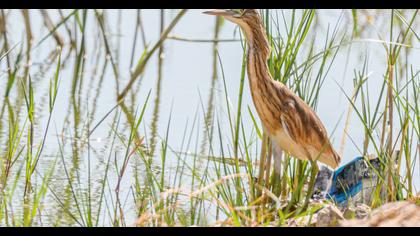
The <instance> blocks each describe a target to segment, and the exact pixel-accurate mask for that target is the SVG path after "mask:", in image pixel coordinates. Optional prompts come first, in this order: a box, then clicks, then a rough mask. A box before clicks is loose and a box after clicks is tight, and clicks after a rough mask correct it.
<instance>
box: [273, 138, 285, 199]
mask: <svg viewBox="0 0 420 236" xmlns="http://www.w3.org/2000/svg"><path fill="white" fill-rule="evenodd" d="M271 145H272V149H273V159H274V163H273V167H274V168H273V169H274V174H273V176H272V180H271V182H272V185H271V186H272V187H273V193H274V194H275V195H276V196H279V195H280V191H281V180H282V178H281V162H282V156H283V151H282V150H281V148H280V147H279V146H277V144H276V143H275V142H273V141H271Z"/></svg>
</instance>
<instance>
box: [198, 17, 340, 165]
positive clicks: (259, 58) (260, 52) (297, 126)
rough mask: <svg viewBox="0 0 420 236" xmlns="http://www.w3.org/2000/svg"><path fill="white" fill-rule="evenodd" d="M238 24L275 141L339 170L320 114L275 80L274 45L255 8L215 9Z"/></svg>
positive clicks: (255, 95)
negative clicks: (270, 67) (271, 60)
mask: <svg viewBox="0 0 420 236" xmlns="http://www.w3.org/2000/svg"><path fill="white" fill-rule="evenodd" d="M205 13H206V14H211V15H218V16H223V17H225V18H226V19H227V20H229V21H232V22H233V23H236V24H238V25H239V26H240V27H241V29H242V31H243V32H244V34H245V37H246V39H247V42H248V52H247V59H248V60H247V63H248V64H247V70H248V79H249V83H250V88H251V94H252V99H253V101H254V105H255V108H256V110H257V112H258V115H259V117H260V119H261V121H262V123H263V125H264V128H265V130H266V131H267V133H268V134H269V136H270V137H271V139H272V140H273V141H274V142H275V143H276V144H277V145H278V146H279V147H280V148H281V149H282V150H284V151H286V152H288V153H289V154H290V155H291V156H293V157H295V158H298V159H301V160H313V161H315V160H318V161H320V162H322V163H324V164H327V165H328V166H330V167H332V168H334V169H335V168H337V167H338V165H339V164H340V161H341V157H340V156H339V155H338V154H337V153H336V152H335V150H334V149H333V147H332V146H331V143H330V141H329V138H328V134H327V132H326V130H325V128H324V125H323V124H322V122H321V120H320V119H319V118H318V116H317V115H316V113H315V112H314V111H313V110H312V109H311V107H309V106H308V105H307V104H306V103H305V102H304V101H303V100H302V99H301V98H300V97H298V96H297V95H296V94H294V93H293V92H292V91H291V90H290V89H288V88H287V87H286V86H285V85H284V84H282V83H280V82H278V81H275V80H273V79H272V77H271V75H270V72H269V70H268V65H267V59H268V57H269V55H270V46H269V44H268V40H267V38H266V34H265V30H264V27H263V24H262V21H261V18H260V15H259V14H258V12H257V10H255V9H241V10H233V9H231V10H212V11H207V12H205Z"/></svg>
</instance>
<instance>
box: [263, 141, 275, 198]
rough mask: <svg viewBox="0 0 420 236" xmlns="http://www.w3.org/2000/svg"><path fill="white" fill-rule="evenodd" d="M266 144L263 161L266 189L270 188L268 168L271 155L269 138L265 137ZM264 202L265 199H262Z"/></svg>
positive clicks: (269, 168)
mask: <svg viewBox="0 0 420 236" xmlns="http://www.w3.org/2000/svg"><path fill="white" fill-rule="evenodd" d="M267 146H268V152H267V157H266V162H265V184H264V185H265V186H264V187H266V188H267V189H268V190H270V173H271V172H270V170H271V157H272V153H273V151H272V145H271V140H269V139H267ZM264 203H266V201H264Z"/></svg>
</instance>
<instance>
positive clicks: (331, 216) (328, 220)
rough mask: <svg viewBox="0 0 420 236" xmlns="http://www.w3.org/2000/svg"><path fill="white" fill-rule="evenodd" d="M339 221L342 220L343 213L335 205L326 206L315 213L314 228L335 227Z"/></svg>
mask: <svg viewBox="0 0 420 236" xmlns="http://www.w3.org/2000/svg"><path fill="white" fill-rule="evenodd" d="M340 220H344V216H343V213H341V211H340V210H339V209H338V208H337V207H336V206H335V205H327V206H325V207H324V208H323V209H321V210H320V211H319V212H318V213H317V216H316V226H317V227H329V226H337V225H338V223H339V221H340Z"/></svg>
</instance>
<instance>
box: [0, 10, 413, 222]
mask: <svg viewBox="0 0 420 236" xmlns="http://www.w3.org/2000/svg"><path fill="white" fill-rule="evenodd" d="M7 12H8V14H10V15H9V16H8V31H7V33H8V34H7V36H8V40H9V44H10V45H14V44H16V48H15V49H13V50H12V52H11V56H12V58H15V57H16V55H17V53H18V51H19V48H20V47H22V46H23V47H24V48H25V43H26V42H25V40H23V41H22V38H24V36H25V26H24V22H23V20H22V14H21V12H19V11H17V10H13V11H7ZM63 12H64V15H68V14H70V13H71V10H65V11H63ZM201 12H202V11H201V10H189V11H188V12H187V13H186V15H185V16H184V17H183V18H182V19H181V20H180V22H179V24H178V25H176V27H175V29H174V30H173V31H172V32H171V35H176V36H179V37H182V38H187V39H212V37H213V31H214V22H215V19H214V17H211V16H207V15H203V14H201ZM159 13H160V10H143V11H142V15H141V16H142V20H143V25H144V31H145V37H146V42H145V43H146V44H148V45H149V46H153V45H154V43H155V42H156V41H157V40H158V39H159V35H160V31H159V27H160V16H159ZM49 14H50V16H51V18H52V20H53V22H58V21H59V15H58V13H57V11H55V10H50V11H49ZM136 14H137V11H136V10H122V11H118V10H106V32H107V35H106V37H107V40H108V41H109V44H110V48H111V50H112V55H113V59H114V61H115V62H117V65H118V68H117V69H118V73H119V78H118V83H116V80H115V76H114V72H113V70H112V67H111V65H110V64H108V66H107V67H106V70H105V71H103V65H104V62H105V60H107V56H106V55H105V46H104V44H103V36H102V33H101V31H100V28H99V27H98V24H97V19H96V18H95V16H94V12H93V11H89V15H88V17H87V27H86V33H85V38H86V52H85V53H84V59H85V63H86V64H85V66H84V71H83V74H82V75H81V76H80V78H81V80H80V81H79V82H78V84H77V92H76V96H75V100H74V101H75V102H74V101H73V100H72V83H73V76H74V75H73V73H74V66H75V54H74V51H73V52H71V55H70V57H68V58H67V59H66V57H65V56H66V55H67V54H68V52H69V47H68V46H65V47H64V48H63V58H62V60H63V61H65V63H64V67H63V69H62V70H61V72H60V86H59V92H58V96H57V100H56V101H57V102H56V105H55V107H54V111H53V115H52V118H51V120H52V122H51V124H50V127H49V131H48V134H47V136H46V142H45V148H44V150H43V155H42V157H41V159H40V162H39V167H37V176H38V177H37V178H35V180H34V181H35V182H38V184H40V181H41V179H40V176H44V175H45V174H46V173H47V172H48V170H49V168H50V166H51V163H52V162H53V161H54V160H56V163H57V166H56V169H55V171H54V174H53V178H52V187H51V189H54V190H53V191H55V192H56V194H57V195H58V196H59V198H60V199H61V200H62V201H63V203H58V202H57V199H56V198H55V197H54V196H52V194H48V195H47V197H46V199H45V200H44V202H43V206H44V208H45V209H46V210H45V213H44V214H43V216H42V217H41V219H43V220H37V222H38V224H45V225H49V224H55V223H57V222H58V221H57V219H56V216H57V215H60V216H61V217H63V218H62V219H59V220H61V223H62V224H76V222H74V221H73V220H72V219H71V217H69V215H68V214H63V212H62V210H60V204H66V199H67V201H69V202H71V201H70V200H69V199H71V196H72V194H73V193H72V191H70V190H69V185H68V176H71V175H74V176H72V177H71V178H72V179H73V181H74V183H73V184H74V186H77V187H75V188H76V189H74V190H73V191H75V192H76V193H77V194H81V195H85V196H86V194H88V191H87V189H88V188H90V187H91V188H92V189H93V191H92V192H93V193H94V196H93V198H99V197H100V195H101V194H100V190H99V189H100V182H99V181H100V180H102V179H103V175H104V172H105V170H106V167H105V166H106V163H107V160H108V158H109V155H110V153H111V159H110V160H111V161H112V162H113V163H117V164H116V166H113V167H112V168H111V170H109V176H108V181H109V187H108V189H107V190H106V191H108V192H107V193H105V198H106V199H108V202H107V204H111V202H113V201H115V199H114V198H115V194H114V193H112V191H113V190H114V188H115V186H116V184H117V182H118V174H117V172H116V170H117V169H118V168H121V166H122V165H123V163H124V157H125V154H126V147H125V146H124V143H123V142H121V140H119V138H118V137H117V138H116V140H115V141H114V144H113V134H114V133H113V132H115V131H116V132H118V133H119V134H120V135H121V137H125V138H128V137H129V134H130V132H129V123H128V122H127V117H126V115H125V114H124V113H123V112H122V111H121V109H117V110H115V111H113V112H112V113H111V114H110V115H109V116H108V117H106V118H105V119H104V121H103V122H102V123H101V124H100V125H99V126H98V127H97V128H96V129H95V131H94V132H93V133H92V134H91V135H90V137H89V142H90V143H89V145H90V149H87V145H88V144H87V138H86V134H87V133H86V131H87V130H88V127H90V128H92V127H93V126H94V125H96V124H98V122H99V121H101V119H102V118H103V117H104V116H105V115H106V114H107V113H108V112H109V111H110V110H111V109H112V108H113V107H114V106H115V105H116V96H117V92H116V88H117V86H116V85H117V84H118V87H119V89H120V91H121V90H122V88H124V87H125V85H126V84H127V82H128V81H129V79H130V70H132V69H133V67H134V66H135V65H136V63H137V61H138V60H139V58H140V57H141V55H142V51H143V46H142V45H143V43H142V40H141V38H140V34H139V35H138V39H137V40H138V41H137V44H136V51H135V54H134V63H133V67H131V68H130V60H131V53H132V44H133V38H134V30H135V26H136ZM284 14H285V18H286V19H290V14H291V11H289V10H287V11H284ZM341 14H343V15H341ZM349 14H350V13H349V12H344V13H343V12H342V11H341V10H320V11H318V12H317V17H318V20H317V28H316V29H315V30H314V31H313V32H311V34H314V33H316V41H315V49H316V51H321V50H322V49H323V47H324V44H323V43H324V42H325V38H326V37H331V34H332V32H333V29H334V27H335V26H336V24H337V21H338V20H339V19H340V16H342V18H341V22H339V24H338V29H339V31H338V32H339V33H338V35H339V36H338V37H337V38H339V37H341V35H343V34H348V35H349V34H351V30H352V29H351V27H349V26H350V25H352V18H351V17H350V15H349ZM175 15H176V11H174V10H166V11H165V18H166V22H167V23H168V22H169V21H170V19H172V18H173V17H174V16H175ZM371 15H372V17H373V19H374V21H373V24H371V25H369V24H366V25H367V26H366V27H367V28H366V29H364V31H363V32H364V33H363V34H362V35H361V38H362V39H378V35H381V36H383V37H384V38H386V37H387V35H388V33H389V32H387V30H388V29H389V26H388V25H387V24H388V21H387V19H388V18H387V17H388V16H387V15H386V14H385V13H384V12H375V11H371ZM79 16H80V17H81V16H82V15H81V12H80V15H79ZM277 16H278V17H279V19H282V18H281V17H282V16H281V11H280V10H277ZM30 17H31V22H30V23H31V27H32V31H33V37H34V38H33V46H36V47H35V48H33V49H32V51H31V58H32V59H31V66H30V68H29V73H30V75H31V77H32V80H33V81H34V91H35V92H34V93H35V104H36V111H35V116H36V119H35V120H36V123H35V138H34V140H35V143H34V145H35V147H37V146H38V145H40V141H41V140H42V137H43V135H44V131H45V128H46V126H47V120H48V114H49V113H48V89H49V80H50V79H51V78H52V77H53V75H54V69H55V65H56V61H57V58H53V61H52V65H51V67H50V68H49V69H47V70H46V71H45V72H44V73H39V71H40V70H41V69H42V67H45V65H46V61H47V60H48V57H49V55H50V54H51V53H52V52H54V51H55V50H56V47H57V45H56V43H55V41H54V39H53V38H52V37H49V38H47V39H46V40H45V41H43V42H42V43H41V44H40V45H38V43H39V42H40V40H41V39H42V38H43V37H44V36H45V35H47V34H48V31H47V30H46V28H45V26H44V25H43V20H42V18H41V15H40V13H39V12H38V11H36V10H30ZM275 17H276V14H275V13H273V18H275ZM363 20H366V19H364V18H362V17H361V21H363ZM11 22H13V23H11ZM280 22H281V20H280ZM76 24H77V23H76V22H75V21H74V20H70V21H69V22H68V27H69V28H70V29H72V33H74V32H73V29H74V27H77V25H76ZM280 25H281V26H280V30H282V31H281V33H286V29H285V27H284V25H283V24H280ZM57 32H58V33H59V34H60V35H62V36H63V38H65V41H66V43H68V37H67V31H66V29H65V27H60V28H59V29H58V30H57ZM238 33H239V32H238V29H237V28H236V26H235V25H233V24H231V23H229V22H225V23H224V25H223V26H222V29H221V32H220V39H233V38H235V39H239V34H238ZM77 34H78V35H77V38H78V40H80V37H81V34H80V31H79V32H78V33H77ZM338 40H339V39H337V40H336V42H337V43H338V42H339V41H338ZM413 42H414V45H413V46H414V47H417V46H418V41H416V40H414V41H413ZM77 43H78V44H80V42H79V41H78V42H77ZM309 46H310V40H307V41H305V43H304V45H303V47H304V48H309ZM164 47H165V52H164V57H163V58H164V59H163V71H162V75H163V77H162V82H161V89H160V94H161V96H160V104H159V119H158V123H157V134H158V135H157V136H158V138H157V144H156V152H155V157H156V158H155V159H156V160H155V161H154V163H153V171H154V172H156V173H159V172H160V171H162V170H161V168H162V167H161V165H160V163H161V160H160V155H159V152H160V150H161V149H162V145H161V144H162V139H164V140H167V142H168V143H169V149H170V151H168V154H167V156H166V160H167V163H166V168H165V171H166V172H168V174H167V175H166V176H165V177H166V179H167V180H168V181H173V179H172V178H173V177H174V175H175V173H176V166H177V163H178V158H177V156H176V152H191V153H196V152H199V150H200V147H199V146H200V145H201V142H202V138H203V130H204V126H203V125H204V123H203V122H204V121H203V119H204V115H203V113H204V112H205V109H206V106H207V100H208V97H209V94H210V85H211V78H212V68H213V65H212V63H213V58H212V43H196V42H184V41H178V40H171V39H168V40H166V41H165V44H164ZM242 53H243V49H242V45H241V42H240V41H234V42H221V43H220V46H219V55H220V60H221V63H222V64H223V69H224V76H225V79H226V87H227V90H228V92H229V99H230V104H232V106H233V109H234V110H235V111H236V106H237V102H238V101H237V99H238V96H237V94H238V91H239V84H240V83H239V82H240V75H241V66H242ZM366 55H369V57H368V64H369V69H368V72H369V93H370V94H369V96H370V98H372V99H376V97H377V96H378V94H379V92H380V85H381V82H382V81H383V76H384V74H385V72H386V54H385V50H384V49H383V46H382V44H381V43H378V42H370V41H367V40H359V41H358V42H354V43H352V44H351V48H349V46H348V45H347V46H343V47H342V48H340V50H339V52H338V54H337V56H336V58H335V60H334V62H333V63H332V65H331V67H330V70H329V71H328V74H327V76H326V80H325V83H324V85H323V87H322V89H321V91H320V94H319V101H318V106H317V114H318V115H319V117H320V118H321V120H322V121H323V122H324V125H325V127H326V129H327V131H328V133H329V134H330V135H331V141H332V143H333V146H334V147H335V148H336V149H339V147H340V140H341V137H342V136H343V132H344V126H345V116H346V112H347V109H348V107H349V102H348V100H347V99H346V97H345V96H344V95H343V92H342V91H341V90H340V86H341V87H342V89H343V90H344V91H345V92H346V93H347V94H348V95H349V96H350V95H351V93H352V91H353V79H354V71H358V70H359V71H360V70H362V68H363V61H364V59H365V56H366ZM419 55H420V54H419V51H418V49H416V48H414V49H412V52H411V54H410V55H409V57H408V61H409V62H414V61H418V60H419V59H420V58H419ZM301 56H303V54H302V55H301ZM108 59H109V57H108ZM302 59H303V58H300V60H302ZM412 66H413V68H412V69H413V71H417V70H418V69H419V68H418V65H416V64H415V63H413V64H412ZM6 68H7V65H6V63H5V60H4V59H3V60H2V61H1V69H2V72H1V74H0V76H1V79H2V80H1V81H3V82H1V83H0V91H1V92H0V93H1V94H0V95H1V99H4V95H3V93H4V92H3V91H5V87H6V81H7V73H6V71H5V70H6ZM22 71H23V70H21V71H20V72H19V73H23V72H22ZM157 71H158V58H157V53H155V54H154V55H153V56H152V58H151V59H150V61H149V63H148V65H147V67H146V70H145V73H144V74H143V75H142V76H141V77H140V78H139V80H138V81H140V82H139V83H135V86H134V87H135V89H134V90H132V91H135V94H130V93H129V95H128V96H127V98H126V100H127V102H126V105H127V106H128V107H129V110H131V113H132V114H134V113H135V111H136V110H137V109H138V114H139V113H140V109H141V108H142V106H143V104H144V103H145V100H146V97H147V95H148V93H149V91H150V92H151V97H150V102H149V103H148V105H147V109H146V110H145V114H144V118H143V121H144V122H142V123H141V125H140V127H139V129H138V133H140V135H142V136H143V135H145V136H146V138H145V142H150V136H151V122H152V117H153V108H154V107H153V106H154V99H155V94H156V83H157V77H158V73H157ZM102 73H104V74H103V75H102ZM221 77H222V76H221V69H220V66H219V79H218V80H217V83H216V90H215V102H214V104H215V116H216V118H217V119H218V120H219V121H220V124H219V125H220V127H221V130H222V131H224V133H222V134H221V135H222V138H223V139H226V140H228V141H227V142H226V143H223V146H224V147H225V148H226V150H227V149H229V148H230V149H231V148H232V145H233V144H232V143H231V140H232V138H231V134H230V132H229V129H230V128H229V124H228V115H227V107H226V103H225V98H224V88H223V82H222V80H221ZM101 78H102V81H101ZM416 78H418V77H416ZM16 86H17V85H16ZM16 86H15V87H14V88H13V90H12V95H11V98H10V100H11V101H12V104H13V106H17V104H16V102H15V101H19V99H17V98H18V97H19V96H22V94H18V93H17V89H16ZM132 98H133V99H132ZM20 102H22V103H21V106H20V107H15V109H16V112H17V111H18V110H20V118H21V119H20V122H21V123H22V124H23V123H24V122H25V118H26V107H25V104H24V102H23V101H22V100H20ZM2 104H4V101H2ZM358 105H360V104H358ZM248 106H249V107H250V109H251V111H252V112H253V114H256V112H255V109H254V106H253V104H252V99H251V96H250V92H249V87H248V82H247V81H246V83H245V88H244V96H243V109H242V114H243V117H242V122H243V125H244V130H245V132H246V134H247V135H251V134H252V135H253V137H254V138H255V130H254V129H253V123H252V119H251V117H250V115H249V113H248V111H247V107H248ZM203 109H204V110H203ZM75 110H76V111H77V112H75ZM88 117H89V118H88ZM118 120H119V122H117V121H118ZM169 121H170V132H168V133H166V131H167V127H168V122H169ZM1 122H3V129H2V130H0V132H1V133H0V142H1V143H2V146H5V145H6V142H7V138H6V137H7V135H8V129H7V127H8V126H7V124H8V123H7V120H6V119H3V120H2V121H1ZM117 123H118V124H119V125H118V126H117V125H116V124H117ZM194 123H195V127H193V124H194ZM189 132H191V134H189ZM184 133H187V135H188V136H189V137H188V136H187V137H188V138H190V139H192V141H190V142H191V143H190V145H189V146H187V144H186V143H187V141H185V140H184V138H183V135H184ZM166 135H167V137H166ZM347 135H348V137H347V142H346V144H345V148H344V154H343V157H344V159H343V161H342V163H346V162H348V161H350V160H352V159H353V158H355V157H356V156H360V155H361V153H360V150H361V149H362V147H363V140H364V130H363V125H362V123H361V122H360V121H359V119H358V117H357V115H356V114H355V112H353V113H352V116H351V119H350V124H349V129H348V134H347ZM217 139H218V138H217ZM23 140H25V139H23ZM183 140H184V141H183ZM414 143H416V141H414ZM25 144H26V141H25V142H23V143H21V146H22V147H23V145H25ZM112 144H113V146H112ZM147 144H150V143H147ZM60 146H61V147H62V148H63V150H62V151H63V159H64V160H65V163H66V166H64V165H63V162H62V160H61V154H60ZM186 147H187V148H186ZM213 147H214V148H215V150H213V152H214V153H215V155H219V153H220V145H219V144H218V142H217V140H216V141H214V144H213ZM226 150H225V151H226ZM251 150H252V151H253V155H254V157H255V156H258V155H257V153H258V150H259V147H258V145H255V144H254V145H253V147H252V148H251ZM3 152H4V150H1V153H3ZM369 152H374V149H373V148H372V147H370V149H369ZM225 155H226V156H233V153H231V152H230V151H229V153H225ZM417 156H418V154H417ZM134 157H135V158H138V157H136V156H134ZM413 157H414V154H413ZM183 158H184V160H185V161H186V162H187V163H189V164H191V165H192V163H193V160H194V158H193V157H191V156H183ZM205 159H206V158H199V161H198V162H199V165H201V166H202V168H204V167H203V166H205V164H206V161H205ZM413 161H414V160H413ZM17 163H18V164H23V163H24V162H23V157H21V158H18V161H17ZM117 167H118V168H117ZM128 167H129V168H127V170H126V171H127V172H126V173H125V174H124V176H123V178H122V179H121V181H122V182H121V191H120V197H121V198H122V199H123V202H125V205H124V206H123V209H124V212H125V217H126V223H127V224H128V225H130V224H132V223H133V222H134V220H135V219H136V210H135V208H136V205H135V203H134V201H133V192H132V191H133V187H134V184H135V181H134V177H133V176H134V170H135V168H136V167H137V168H139V169H138V171H139V172H138V173H140V175H141V173H142V172H144V171H145V170H144V168H145V167H144V164H142V162H141V161H140V160H138V159H134V158H132V159H131V160H130V161H129V165H128ZM89 168H90V171H88V170H89ZM66 171H67V174H66ZM14 174H16V173H14ZM89 176H90V177H89ZM89 178H90V179H91V180H92V183H90V184H88V182H87V181H86V180H87V179H89ZM413 178H414V179H415V181H416V182H415V186H417V188H418V186H419V173H418V166H417V165H416V166H415V175H414V176H413ZM144 180H145V179H144ZM171 183H172V182H171ZM143 184H147V182H145V183H143ZM190 185H191V184H190V183H189V182H188V181H185V183H182V187H183V188H185V189H189V188H190ZM23 187H24V181H19V182H18V188H17V189H19V190H16V193H15V195H16V196H19V197H16V198H15V199H13V202H14V205H15V207H13V209H14V211H16V214H18V212H21V211H22V209H20V208H19V205H21V203H22V200H21V199H22V194H23V193H22V192H23V191H22V190H21V189H23ZM81 201H83V200H81ZM69 204H74V203H69ZM71 208H72V210H71V211H72V212H73V213H74V214H75V215H77V210H76V208H75V207H74V205H73V206H72V207H71ZM104 209H105V208H103V210H102V211H101V212H100V215H101V217H100V221H101V223H100V224H105V225H108V224H111V223H112V222H110V220H109V219H110V217H108V216H110V215H112V214H114V213H110V212H106V211H105V210H104ZM111 209H112V207H111ZM209 212H212V211H211V210H210V211H209ZM212 213H214V211H213V212H212ZM210 215H212V214H210ZM209 221H211V219H210V220H209Z"/></svg>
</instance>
